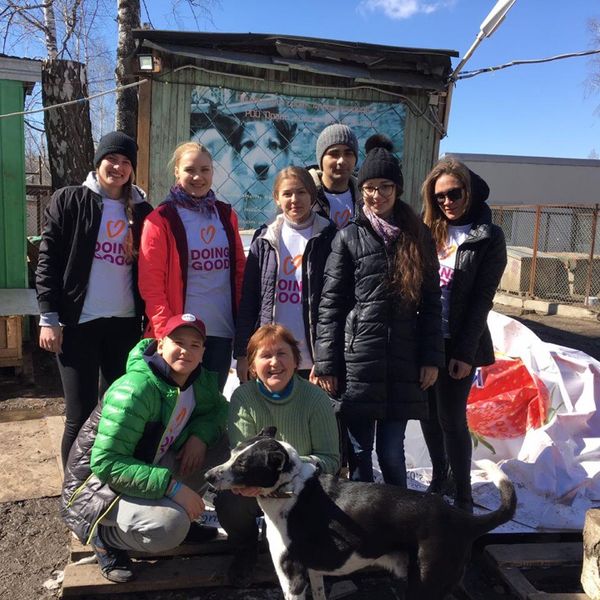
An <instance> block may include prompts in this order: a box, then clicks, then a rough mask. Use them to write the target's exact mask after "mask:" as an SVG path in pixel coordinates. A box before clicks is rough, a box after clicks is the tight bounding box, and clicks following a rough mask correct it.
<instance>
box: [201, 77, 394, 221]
mask: <svg viewBox="0 0 600 600" xmlns="http://www.w3.org/2000/svg"><path fill="white" fill-rule="evenodd" d="M405 120H406V105H404V104H402V103H390V102H364V101H353V100H338V99H331V98H318V97H317V98H308V97H300V96H286V95H282V94H272V93H248V92H240V91H236V90H231V89H227V88H214V87H207V86H197V87H195V88H194V90H193V92H192V98H191V115H190V137H191V139H192V140H194V141H198V142H200V143H201V144H203V145H205V146H206V147H207V148H208V150H209V151H210V153H211V154H212V156H213V159H214V169H215V172H214V180H213V188H214V190H215V192H216V194H217V196H218V197H219V198H221V199H223V200H225V201H227V202H229V203H230V204H232V205H233V207H234V208H235V210H236V212H237V214H238V217H239V221H240V227H241V228H242V229H254V228H256V227H259V226H260V225H262V224H263V223H265V222H268V221H270V220H271V219H272V218H273V216H274V215H275V212H276V210H275V209H276V207H275V204H274V202H273V196H272V192H273V182H274V179H275V175H276V174H277V173H278V172H279V171H280V170H281V169H283V168H284V167H286V166H289V165H298V166H304V167H307V166H312V165H315V164H316V161H317V159H316V156H315V147H316V140H317V137H318V135H319V134H320V133H321V131H322V130H323V129H324V128H325V127H326V126H327V125H329V124H331V123H344V124H346V125H348V126H350V127H351V128H352V130H353V132H354V133H355V135H356V137H357V138H358V140H359V157H358V158H359V160H358V163H359V164H360V161H361V160H362V158H363V157H364V155H363V152H364V142H365V141H366V140H367V139H368V138H369V136H371V135H372V134H374V133H377V132H382V131H384V132H386V134H387V135H389V136H390V138H391V139H392V142H393V144H394V150H395V151H396V153H397V154H398V157H399V158H401V157H402V151H403V146H404V128H405Z"/></svg>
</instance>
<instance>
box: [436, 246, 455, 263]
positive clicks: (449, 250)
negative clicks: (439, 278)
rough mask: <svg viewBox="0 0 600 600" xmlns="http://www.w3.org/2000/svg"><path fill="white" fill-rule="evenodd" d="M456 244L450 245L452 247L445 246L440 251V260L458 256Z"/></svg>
mask: <svg viewBox="0 0 600 600" xmlns="http://www.w3.org/2000/svg"><path fill="white" fill-rule="evenodd" d="M456 250H457V247H456V244H450V246H445V247H444V248H442V249H441V250H439V251H438V260H444V259H445V258H448V257H449V256H452V255H453V254H456Z"/></svg>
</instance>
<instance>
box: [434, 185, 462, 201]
mask: <svg viewBox="0 0 600 600" xmlns="http://www.w3.org/2000/svg"><path fill="white" fill-rule="evenodd" d="M462 195H463V189H462V188H452V189H450V190H446V191H445V192H439V193H438V194H434V195H433V197H434V198H435V199H436V200H437V201H438V202H439V203H440V204H443V202H444V200H445V199H446V198H448V200H450V202H456V201H457V200H460V199H461V198H462Z"/></svg>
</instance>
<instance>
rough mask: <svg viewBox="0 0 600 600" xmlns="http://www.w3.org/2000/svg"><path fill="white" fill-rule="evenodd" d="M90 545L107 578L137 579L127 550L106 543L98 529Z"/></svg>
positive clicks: (118, 581)
mask: <svg viewBox="0 0 600 600" xmlns="http://www.w3.org/2000/svg"><path fill="white" fill-rule="evenodd" d="M90 545H91V546H92V548H93V550H94V554H95V555H96V560H97V561H98V566H99V567H100V571H102V575H104V577H106V579H108V580H109V581H114V582H115V583H125V582H127V581H131V580H132V579H135V575H134V573H133V571H132V568H131V560H129V556H128V555H127V552H126V551H125V550H119V549H118V548H113V547H111V546H109V545H108V544H105V543H104V541H103V540H102V538H101V537H100V534H99V532H98V531H97V530H96V533H95V534H94V537H93V538H92V539H91V540H90Z"/></svg>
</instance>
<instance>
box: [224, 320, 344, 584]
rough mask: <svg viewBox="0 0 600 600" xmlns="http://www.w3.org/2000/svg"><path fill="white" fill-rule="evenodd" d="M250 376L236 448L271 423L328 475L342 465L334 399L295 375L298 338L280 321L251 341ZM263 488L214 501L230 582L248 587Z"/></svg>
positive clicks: (233, 412) (232, 417)
mask: <svg viewBox="0 0 600 600" xmlns="http://www.w3.org/2000/svg"><path fill="white" fill-rule="evenodd" d="M247 356H248V365H249V372H250V376H251V377H253V378H255V380H253V381H248V382H247V383H244V384H243V385H241V386H240V387H238V388H237V389H236V390H235V392H234V393H233V395H232V397H231V404H230V407H229V422H228V435H229V440H230V442H231V446H232V447H235V446H236V445H237V444H238V443H240V442H243V441H244V440H247V439H249V438H251V437H254V436H256V435H258V434H259V433H260V431H261V430H262V429H264V428H266V427H270V426H275V427H276V428H277V436H276V437H277V439H278V440H281V441H284V442H287V443H288V444H291V445H292V446H294V448H295V449H296V450H297V451H298V454H299V455H300V458H301V460H303V461H307V462H312V463H313V464H315V465H317V467H319V468H320V469H321V471H322V472H324V473H331V474H334V473H336V472H337V471H338V469H339V463H340V452H339V448H340V446H339V436H338V426H337V421H336V418H335V415H334V413H333V408H332V406H331V400H330V398H329V397H328V396H327V394H326V393H325V392H324V391H323V390H321V389H320V388H319V387H317V386H316V385H313V384H312V383H309V382H308V381H306V380H305V379H302V378H301V377H300V376H298V375H297V374H296V371H297V369H298V365H299V363H300V350H299V348H298V342H297V341H296V340H295V339H294V336H293V335H292V333H291V332H290V331H289V330H288V329H286V328H285V327H283V325H278V324H267V325H263V326H261V327H259V328H258V329H257V330H256V332H255V333H254V334H253V335H252V337H251V338H250V341H249V342H248V353H247ZM261 491H262V490H261V488H237V489H233V490H231V491H223V492H220V493H219V494H218V495H217V497H216V500H215V508H216V509H217V515H218V517H219V522H220V523H221V525H222V526H223V528H224V529H225V531H227V535H228V538H229V541H230V543H231V544H232V546H233V551H234V556H233V562H232V563H231V567H230V569H229V573H228V576H229V583H230V584H231V585H233V586H236V587H246V586H247V585H249V584H250V583H251V582H252V574H253V570H254V567H255V564H256V559H257V541H258V540H257V538H258V527H257V524H256V518H257V516H259V515H260V514H261V512H260V508H259V506H258V502H257V501H256V496H259V495H260V493H261Z"/></svg>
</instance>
